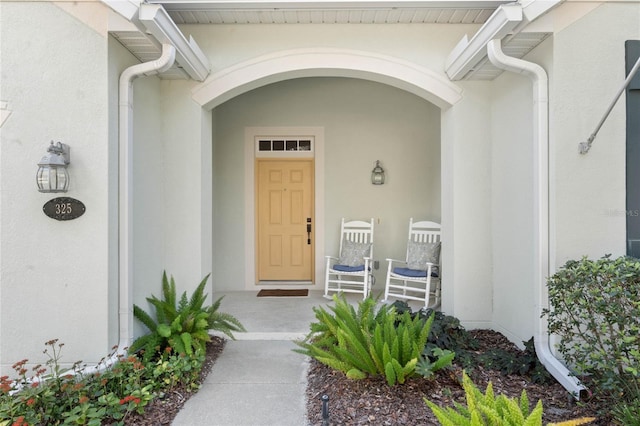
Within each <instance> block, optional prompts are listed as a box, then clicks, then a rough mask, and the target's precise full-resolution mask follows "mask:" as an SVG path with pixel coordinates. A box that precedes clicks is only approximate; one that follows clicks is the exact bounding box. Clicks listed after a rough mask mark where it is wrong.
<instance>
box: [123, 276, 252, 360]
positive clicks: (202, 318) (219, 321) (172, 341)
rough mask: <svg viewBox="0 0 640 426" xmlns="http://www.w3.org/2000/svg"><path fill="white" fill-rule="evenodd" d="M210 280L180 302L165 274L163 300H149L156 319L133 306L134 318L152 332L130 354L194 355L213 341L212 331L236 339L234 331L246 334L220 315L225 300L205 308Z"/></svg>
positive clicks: (130, 349) (204, 280)
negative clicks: (210, 334)
mask: <svg viewBox="0 0 640 426" xmlns="http://www.w3.org/2000/svg"><path fill="white" fill-rule="evenodd" d="M208 279H209V275H207V276H205V277H204V278H203V279H202V281H201V282H200V284H199V285H198V287H197V288H196V289H195V291H194V292H193V294H192V295H191V297H190V298H188V297H187V293H186V292H183V293H182V295H181V296H180V298H179V299H178V297H177V293H176V283H175V281H174V279H173V277H171V279H167V273H166V272H164V273H163V274H162V299H159V298H157V297H156V296H154V295H152V296H151V297H148V298H147V301H148V302H149V303H150V304H151V306H153V308H154V310H155V319H154V318H153V317H152V316H151V315H150V314H148V313H147V312H145V311H144V310H143V309H142V308H141V307H139V306H138V305H135V304H134V305H133V315H134V317H135V318H136V319H137V320H139V321H140V322H141V323H142V324H144V325H145V327H147V328H148V329H149V331H150V333H149V334H146V335H144V336H141V337H139V338H138V339H137V340H136V341H135V342H133V344H132V345H131V347H130V348H129V352H138V351H139V350H141V349H144V356H145V357H147V358H148V357H151V356H154V355H155V354H157V353H158V352H161V351H164V350H165V349H166V348H167V347H171V348H172V349H173V350H175V351H176V352H177V353H179V354H186V355H190V356H191V355H193V354H194V353H196V352H198V351H203V350H204V349H205V345H206V342H209V341H210V340H211V337H210V336H209V330H217V331H221V332H223V333H224V334H226V335H227V336H229V337H230V338H232V339H233V338H234V336H233V332H234V331H245V329H244V327H243V325H242V324H241V323H240V322H239V321H238V320H237V319H236V318H235V317H233V316H232V315H230V314H226V313H222V312H218V309H219V308H220V303H221V302H222V298H223V297H224V296H223V297H220V298H219V299H218V300H216V301H215V302H214V303H213V305H211V306H209V307H206V306H205V305H204V302H205V300H206V298H207V295H206V294H205V293H204V287H205V285H206V283H207V280H208Z"/></svg>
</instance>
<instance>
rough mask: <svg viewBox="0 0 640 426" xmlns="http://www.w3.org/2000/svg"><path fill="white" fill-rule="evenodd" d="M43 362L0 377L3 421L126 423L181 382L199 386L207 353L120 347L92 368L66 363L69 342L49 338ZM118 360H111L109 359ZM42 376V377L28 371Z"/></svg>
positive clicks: (24, 424) (20, 366) (3, 423)
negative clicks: (145, 352) (147, 353)
mask: <svg viewBox="0 0 640 426" xmlns="http://www.w3.org/2000/svg"><path fill="white" fill-rule="evenodd" d="M45 345H46V349H45V351H44V354H45V355H46V356H47V357H48V360H47V362H46V363H45V365H44V366H42V365H36V366H35V367H33V369H32V371H31V372H29V371H27V369H26V367H25V366H26V364H27V362H28V360H26V359H24V360H22V361H19V362H17V363H15V364H14V365H13V369H14V370H15V373H16V376H17V378H15V379H13V380H12V379H10V378H9V377H8V376H3V377H0V426H7V425H20V426H27V425H57V424H76V425H95V426H100V425H102V424H109V425H124V424H126V423H127V418H128V416H129V414H130V413H133V412H136V413H143V412H144V411H145V407H146V406H147V405H148V404H149V403H150V402H151V401H152V400H153V399H154V398H155V397H157V396H158V395H161V394H164V393H167V392H169V391H171V390H172V389H174V388H176V387H180V388H186V389H188V390H193V389H195V388H197V386H198V384H197V380H198V378H199V374H200V371H201V369H202V364H203V362H204V354H201V355H199V356H192V357H186V356H181V355H178V354H176V353H175V352H173V351H170V350H167V351H165V352H163V353H162V354H160V355H159V358H158V359H157V360H156V361H153V362H150V361H145V360H144V359H141V358H139V357H138V356H137V355H135V354H134V355H128V356H125V355H122V354H119V355H116V352H115V351H116V349H117V348H114V352H113V353H111V354H109V356H108V357H107V358H106V359H104V360H102V361H101V362H100V364H99V365H98V367H99V368H98V369H99V370H101V372H100V373H92V374H87V373H85V370H83V368H82V366H81V363H80V362H76V363H75V364H74V365H73V367H72V368H71V369H68V370H67V369H63V368H62V367H61V359H62V356H61V352H62V348H63V346H64V344H62V343H58V341H57V339H54V340H50V341H48V342H46V344H45ZM114 359H115V360H117V362H116V363H115V364H110V362H107V360H114ZM29 374H32V375H34V376H38V377H40V378H41V379H42V380H40V381H39V382H37V381H33V380H31V379H30V378H29V377H28V375H29Z"/></svg>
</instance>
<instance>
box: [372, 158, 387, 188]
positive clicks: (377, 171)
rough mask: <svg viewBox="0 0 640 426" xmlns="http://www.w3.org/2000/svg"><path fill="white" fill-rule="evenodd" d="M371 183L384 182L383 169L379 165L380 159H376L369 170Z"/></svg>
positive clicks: (380, 183) (379, 183)
mask: <svg viewBox="0 0 640 426" xmlns="http://www.w3.org/2000/svg"><path fill="white" fill-rule="evenodd" d="M371 183H372V184H374V185H382V184H383V183H384V169H383V168H382V167H381V166H380V161H379V160H376V166H375V167H374V168H373V170H372V171H371Z"/></svg>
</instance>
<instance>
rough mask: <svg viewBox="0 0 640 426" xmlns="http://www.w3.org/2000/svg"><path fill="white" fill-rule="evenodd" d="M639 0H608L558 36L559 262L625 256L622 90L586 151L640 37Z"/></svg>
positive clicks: (554, 93)
mask: <svg viewBox="0 0 640 426" xmlns="http://www.w3.org/2000/svg"><path fill="white" fill-rule="evenodd" d="M639 20H640V5H638V4H637V3H625V4H620V3H607V4H603V5H601V6H600V7H598V8H596V9H595V10H593V11H591V12H590V13H589V14H587V15H585V16H584V17H583V18H582V19H581V20H579V21H577V22H574V23H573V24H571V25H569V26H568V27H566V28H564V29H563V30H562V31H559V32H558V33H557V34H556V35H555V36H554V52H553V54H554V67H553V69H554V75H555V78H554V81H553V85H552V88H551V106H550V107H551V116H550V125H551V146H552V147H551V155H552V175H551V178H552V179H553V180H554V181H555V182H556V186H555V188H554V193H553V194H552V195H553V198H552V214H553V217H554V219H555V220H554V222H555V226H554V230H555V258H554V261H555V264H554V263H553V262H552V265H551V267H552V268H554V267H559V266H561V265H563V264H564V263H565V262H566V261H567V260H568V259H579V258H580V257H582V256H584V255H588V256H589V257H592V258H599V257H601V256H602V255H604V254H606V253H611V254H613V255H614V256H618V255H622V254H624V253H625V250H626V243H625V226H626V224H625V102H624V95H623V96H622V97H621V98H620V100H619V101H618V103H617V105H616V106H615V108H614V109H613V111H612V112H611V115H610V116H609V118H608V120H607V121H606V122H605V124H604V125H603V126H602V129H601V130H600V132H599V133H598V136H597V138H596V139H595V141H594V142H593V146H592V148H591V150H590V151H589V153H588V154H586V155H580V154H578V143H579V142H582V141H585V140H586V139H587V138H588V137H589V135H590V134H591V133H592V132H593V131H594V130H595V127H596V125H597V124H598V122H599V121H600V119H601V118H602V116H603V114H604V113H605V111H606V109H607V107H608V106H609V103H610V102H611V101H612V100H613V97H614V95H615V94H616V93H617V91H618V90H619V88H620V87H621V85H622V83H623V81H624V79H625V71H624V69H625V68H624V42H625V40H628V39H638V38H640V23H639V22H640V21H639Z"/></svg>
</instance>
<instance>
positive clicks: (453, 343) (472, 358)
mask: <svg viewBox="0 0 640 426" xmlns="http://www.w3.org/2000/svg"><path fill="white" fill-rule="evenodd" d="M393 306H394V307H395V308H396V309H397V310H398V312H401V313H404V312H409V313H410V314H411V316H412V317H413V316H419V317H420V318H428V317H430V316H432V315H433V316H434V319H433V323H432V324H431V330H430V332H429V337H428V338H427V344H426V345H425V349H424V351H423V355H424V357H427V358H431V359H433V357H432V355H431V354H432V353H433V351H436V353H437V351H438V350H448V351H450V352H453V353H455V359H456V364H458V365H460V366H461V367H462V368H465V369H467V370H473V368H474V367H475V366H477V365H482V366H484V367H486V368H489V369H492V370H498V371H500V372H502V373H503V374H519V375H521V376H524V375H528V376H530V377H531V379H532V380H533V381H534V382H535V383H548V382H550V381H552V377H551V375H550V374H549V373H548V372H547V370H546V369H545V368H544V366H543V365H542V363H540V360H539V359H538V357H537V356H536V352H535V348H534V345H533V337H532V338H531V339H529V341H528V342H523V343H524V346H525V350H524V351H522V352H521V353H518V354H516V353H512V352H509V351H506V350H504V349H493V350H491V351H489V352H486V353H478V351H477V349H478V347H479V343H478V341H477V340H476V339H475V338H474V337H473V336H471V334H470V333H469V332H468V331H467V330H465V328H464V327H463V326H462V325H461V324H460V320H459V319H458V318H456V317H453V316H450V315H446V314H444V313H442V312H440V311H434V310H433V309H420V310H419V311H417V312H415V313H414V312H413V311H412V310H411V307H410V306H409V305H408V304H407V303H406V302H404V301H396V302H394V303H393Z"/></svg>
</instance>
